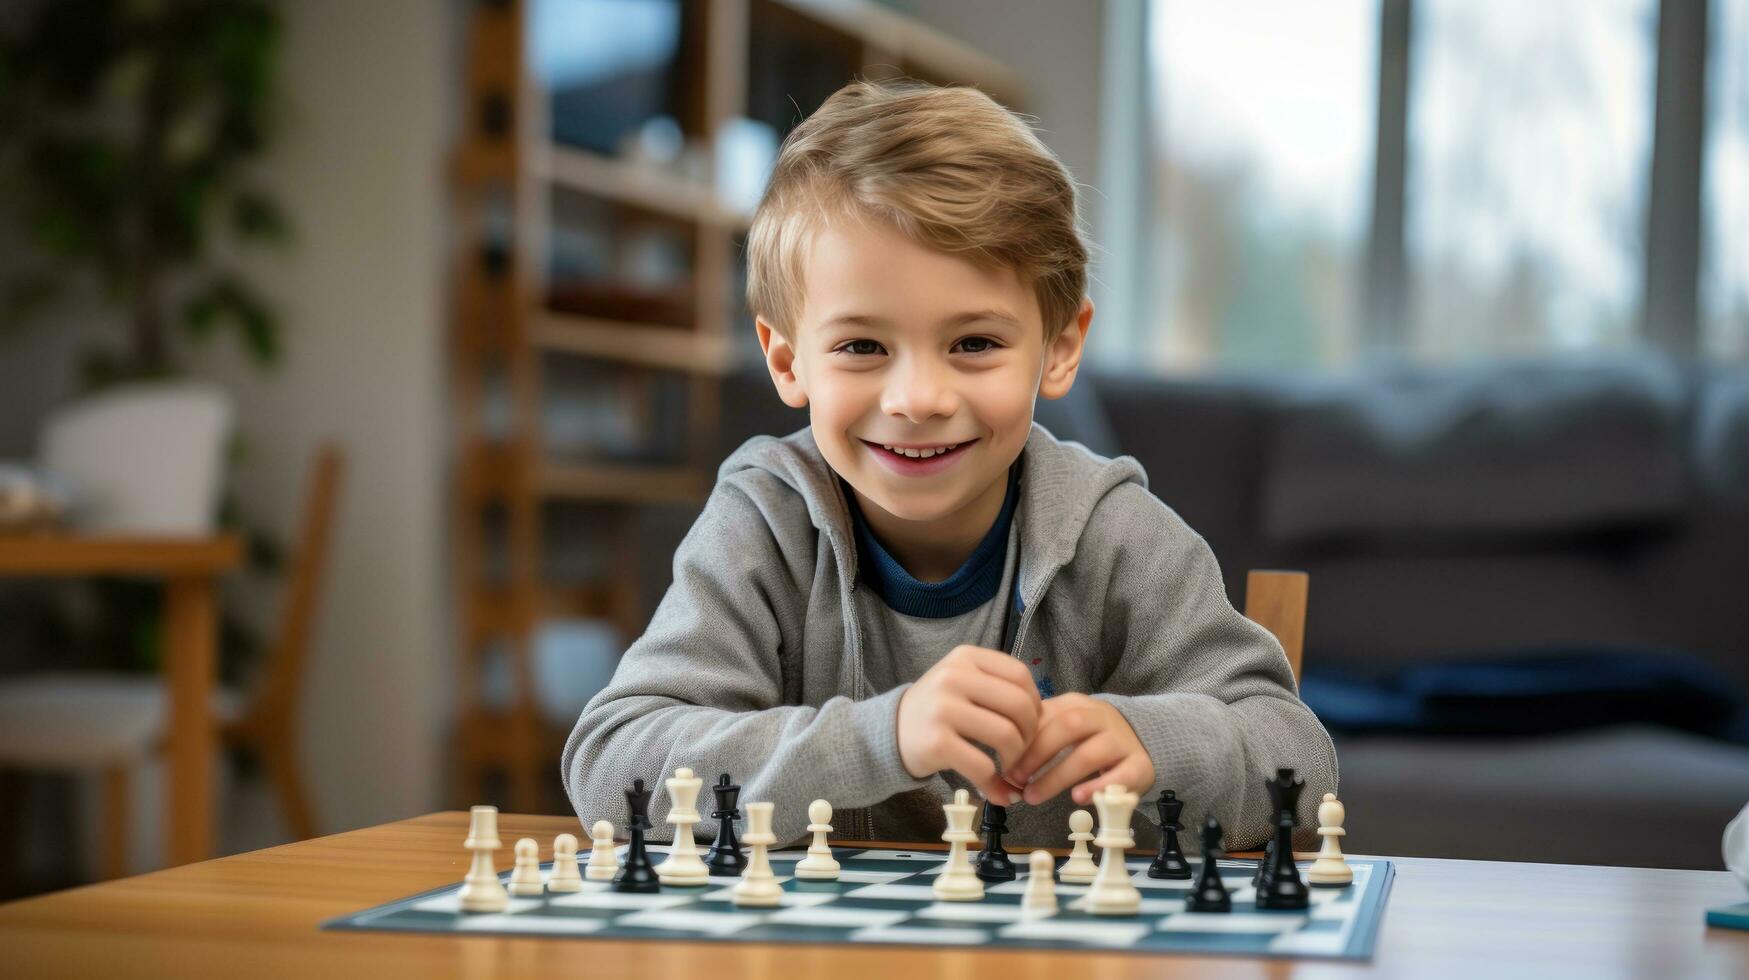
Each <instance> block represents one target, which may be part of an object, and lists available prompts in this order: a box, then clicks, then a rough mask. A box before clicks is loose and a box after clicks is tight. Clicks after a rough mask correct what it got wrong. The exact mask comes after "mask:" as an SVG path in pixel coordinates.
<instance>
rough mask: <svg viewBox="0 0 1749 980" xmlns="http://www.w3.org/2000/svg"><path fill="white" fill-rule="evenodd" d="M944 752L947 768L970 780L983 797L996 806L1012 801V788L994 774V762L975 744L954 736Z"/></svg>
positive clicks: (1005, 804)
mask: <svg viewBox="0 0 1749 980" xmlns="http://www.w3.org/2000/svg"><path fill="white" fill-rule="evenodd" d="M945 754H946V756H947V763H948V768H950V769H952V770H953V771H954V772H957V773H959V774H960V775H962V776H964V777H966V778H967V779H969V780H971V782H972V785H973V786H975V787H977V790H978V792H979V793H980V794H981V795H982V796H983V797H984V799H986V800H991V801H993V802H995V803H996V805H998V806H1007V805H1008V804H1010V803H1012V802H1013V801H1014V790H1013V789H1011V788H1009V786H1008V784H1006V783H1004V782H1003V781H1002V779H1001V777H999V776H997V775H996V764H995V763H993V762H991V761H990V757H989V756H987V755H985V754H984V753H983V751H982V750H980V749H979V748H978V747H977V746H975V745H973V744H972V743H970V742H968V741H966V740H965V739H963V738H956V739H954V740H953V744H952V745H950V746H948V749H947V752H946V753H945Z"/></svg>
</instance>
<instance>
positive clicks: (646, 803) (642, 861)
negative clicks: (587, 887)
mask: <svg viewBox="0 0 1749 980" xmlns="http://www.w3.org/2000/svg"><path fill="white" fill-rule="evenodd" d="M626 809H628V810H629V811H631V817H630V819H628V820H627V821H626V827H627V828H629V829H630V831H631V837H632V842H631V844H630V845H629V846H627V847H626V861H625V865H624V866H623V867H621V868H620V869H619V874H617V875H615V876H614V878H613V890H614V891H616V892H659V891H661V890H662V882H661V879H659V878H657V877H656V868H655V866H654V865H652V864H651V863H650V855H649V853H648V852H646V851H645V850H644V831H646V830H649V829H650V791H649V790H647V789H645V788H644V781H643V780H642V779H636V780H633V781H632V788H631V789H628V790H626Z"/></svg>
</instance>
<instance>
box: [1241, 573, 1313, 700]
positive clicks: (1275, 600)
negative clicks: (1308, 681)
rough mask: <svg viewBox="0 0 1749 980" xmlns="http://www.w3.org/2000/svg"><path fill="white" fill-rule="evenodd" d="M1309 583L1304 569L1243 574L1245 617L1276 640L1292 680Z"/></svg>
mask: <svg viewBox="0 0 1749 980" xmlns="http://www.w3.org/2000/svg"><path fill="white" fill-rule="evenodd" d="M1310 584H1311V577H1310V576H1309V575H1307V574H1306V573H1305V572H1280V571H1253V572H1251V573H1250V574H1249V575H1247V576H1246V577H1245V618H1246V619H1249V620H1251V621H1252V622H1254V623H1256V624H1257V625H1259V626H1261V627H1263V628H1264V629H1266V630H1268V631H1269V632H1270V633H1272V634H1274V635H1275V638H1276V639H1277V640H1278V641H1280V643H1281V649H1282V651H1283V652H1284V653H1286V654H1287V665H1288V667H1289V668H1291V669H1292V670H1293V672H1294V683H1296V684H1297V683H1299V679H1300V658H1301V657H1302V656H1303V655H1304V653H1305V648H1306V593H1307V590H1308V588H1309V586H1310Z"/></svg>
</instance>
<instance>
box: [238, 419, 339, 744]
mask: <svg viewBox="0 0 1749 980" xmlns="http://www.w3.org/2000/svg"><path fill="white" fill-rule="evenodd" d="M344 469H345V458H344V455H343V454H342V453H341V451H340V448H339V447H338V446H335V445H334V444H332V443H325V444H323V445H322V446H321V448H319V449H318V450H317V451H316V458H315V465H314V466H313V467H311V469H310V475H309V477H308V481H309V482H308V484H307V489H306V490H305V493H304V513H303V518H302V524H301V525H300V526H299V528H298V541H297V545H296V550H295V551H293V552H292V561H291V569H290V573H289V574H288V575H287V577H286V583H285V593H284V595H283V596H282V597H281V600H280V607H279V631H278V633H276V634H275V636H274V640H273V647H272V648H271V649H270V650H269V651H268V655H267V664H266V669H265V675H264V677H263V679H262V686H261V689H260V691H259V692H258V695H257V696H258V701H257V702H256V704H257V710H258V711H265V712H279V713H282V714H283V716H284V717H286V718H289V717H290V716H291V715H293V714H294V713H295V712H296V708H297V699H298V693H299V691H300V690H301V688H302V683H301V682H302V679H303V674H304V661H305V660H306V659H307V648H308V646H309V638H310V622H311V620H312V619H314V617H315V611H316V603H317V600H318V599H319V598H320V595H321V583H322V577H323V571H324V570H325V569H326V567H327V562H328V545H329V541H330V539H331V538H332V536H333V534H332V532H333V527H334V508H335V503H336V499H337V498H338V497H339V494H340V479H341V475H342V473H343V471H344Z"/></svg>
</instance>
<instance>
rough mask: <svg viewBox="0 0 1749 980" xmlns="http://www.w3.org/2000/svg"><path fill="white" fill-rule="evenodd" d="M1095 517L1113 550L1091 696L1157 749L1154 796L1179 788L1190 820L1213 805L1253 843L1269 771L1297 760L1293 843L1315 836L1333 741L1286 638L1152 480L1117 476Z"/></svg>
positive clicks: (1332, 766) (1240, 842)
mask: <svg viewBox="0 0 1749 980" xmlns="http://www.w3.org/2000/svg"><path fill="white" fill-rule="evenodd" d="M1089 530H1090V531H1095V533H1098V534H1100V535H1101V536H1102V537H1104V538H1105V540H1106V541H1108V542H1109V545H1108V548H1109V551H1108V553H1109V554H1111V555H1112V556H1113V562H1112V565H1111V567H1110V571H1109V579H1108V580H1107V586H1106V601H1105V617H1106V619H1105V624H1104V642H1103V650H1104V654H1105V657H1106V667H1107V670H1108V671H1109V673H1108V675H1107V677H1106V680H1105V683H1104V684H1103V685H1101V686H1100V692H1101V693H1099V694H1096V695H1095V697H1098V698H1100V699H1102V700H1105V701H1108V702H1110V703H1111V704H1112V705H1114V706H1115V707H1116V708H1117V709H1118V710H1119V711H1120V712H1122V713H1123V716H1124V717H1125V719H1127V720H1128V721H1129V723H1130V726H1131V727H1132V728H1134V729H1135V731H1136V734H1137V736H1139V737H1140V739H1141V742H1142V745H1143V746H1144V747H1146V749H1147V750H1148V755H1149V757H1150V758H1151V759H1152V761H1153V763H1154V774H1155V782H1154V785H1153V786H1152V787H1149V789H1148V791H1147V792H1146V793H1144V794H1143V795H1144V797H1145V798H1146V799H1150V800H1151V799H1152V798H1153V797H1155V796H1157V795H1158V794H1159V793H1160V792H1161V791H1162V790H1165V789H1173V790H1175V791H1176V792H1177V793H1178V795H1179V797H1180V798H1182V799H1184V800H1185V801H1186V810H1185V813H1186V816H1187V817H1190V818H1192V819H1194V820H1195V821H1196V822H1195V823H1191V824H1187V826H1191V827H1195V826H1200V824H1201V822H1202V821H1203V820H1204V819H1206V818H1207V817H1208V816H1213V817H1215V818H1216V819H1218V820H1219V821H1220V822H1221V827H1222V828H1223V829H1224V830H1225V831H1226V839H1227V843H1228V846H1229V847H1233V848H1235V849H1239V848H1244V847H1255V846H1259V845H1261V844H1262V842H1263V841H1264V840H1266V839H1267V838H1268V837H1269V835H1270V833H1271V829H1270V821H1269V818H1270V802H1269V795H1268V793H1267V791H1266V790H1265V789H1264V781H1265V779H1267V778H1268V777H1270V776H1273V775H1274V773H1275V770H1276V769H1277V768H1278V767H1283V766H1286V767H1292V768H1293V769H1295V770H1297V772H1298V775H1299V776H1301V777H1302V778H1304V780H1305V789H1304V790H1303V791H1302V792H1301V794H1300V799H1299V816H1300V825H1299V834H1298V836H1297V837H1296V846H1300V847H1306V846H1308V845H1310V844H1312V843H1314V842H1315V841H1316V839H1317V838H1316V834H1315V831H1316V828H1317V819H1316V817H1317V810H1318V804H1319V802H1321V801H1322V799H1323V794H1324V793H1326V792H1334V791H1335V790H1336V775H1337V772H1336V751H1335V748H1334V747H1333V746H1332V744H1331V742H1330V736H1329V735H1328V734H1327V733H1326V732H1325V731H1324V726H1323V725H1321V724H1320V723H1319V722H1318V719H1317V717H1316V716H1315V715H1313V714H1312V712H1311V709H1309V708H1307V707H1306V706H1305V704H1304V703H1303V702H1301V701H1300V699H1299V696H1298V694H1297V692H1296V690H1295V686H1294V678H1293V674H1292V671H1291V670H1290V669H1289V667H1288V663H1287V657H1286V655H1285V654H1283V653H1282V649H1281V644H1280V643H1278V642H1277V641H1276V639H1275V637H1274V636H1272V635H1271V634H1270V633H1269V631H1268V630H1266V629H1264V628H1263V627H1261V626H1259V625H1257V624H1256V623H1253V622H1252V621H1250V620H1249V619H1246V618H1245V617H1244V616H1243V615H1241V614H1240V613H1239V612H1238V611H1237V610H1235V609H1234V608H1233V606H1232V603H1230V602H1229V601H1228V600H1227V593H1226V589H1225V587H1224V586H1223V585H1222V582H1221V572H1220V567H1219V566H1218V565H1217V563H1216V561H1215V556H1214V553H1213V552H1212V551H1211V550H1210V549H1209V546H1208V544H1207V543H1206V542H1205V541H1203V539H1202V537H1201V535H1199V534H1197V533H1196V532H1195V531H1193V530H1191V529H1190V527H1189V526H1188V525H1186V524H1185V523H1184V521H1183V520H1182V519H1181V518H1180V517H1179V516H1178V515H1177V514H1176V513H1175V512H1173V511H1172V510H1171V509H1170V508H1169V507H1167V506H1166V505H1165V504H1163V503H1161V502H1160V500H1159V499H1158V498H1156V497H1155V496H1154V495H1153V494H1151V493H1149V492H1148V491H1147V489H1146V488H1145V487H1143V486H1142V485H1140V484H1135V483H1129V484H1123V485H1121V486H1118V487H1116V488H1114V489H1113V491H1112V492H1111V493H1110V494H1109V495H1108V496H1107V497H1106V498H1105V499H1104V500H1103V501H1101V503H1100V505H1099V507H1098V508H1097V509H1096V510H1095V513H1094V517H1093V521H1092V522H1090V524H1089ZM1141 809H1142V810H1143V811H1144V812H1145V813H1147V815H1148V816H1149V817H1150V818H1153V817H1154V816H1155V811H1154V809H1153V807H1151V806H1144V807H1142V808H1141Z"/></svg>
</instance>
